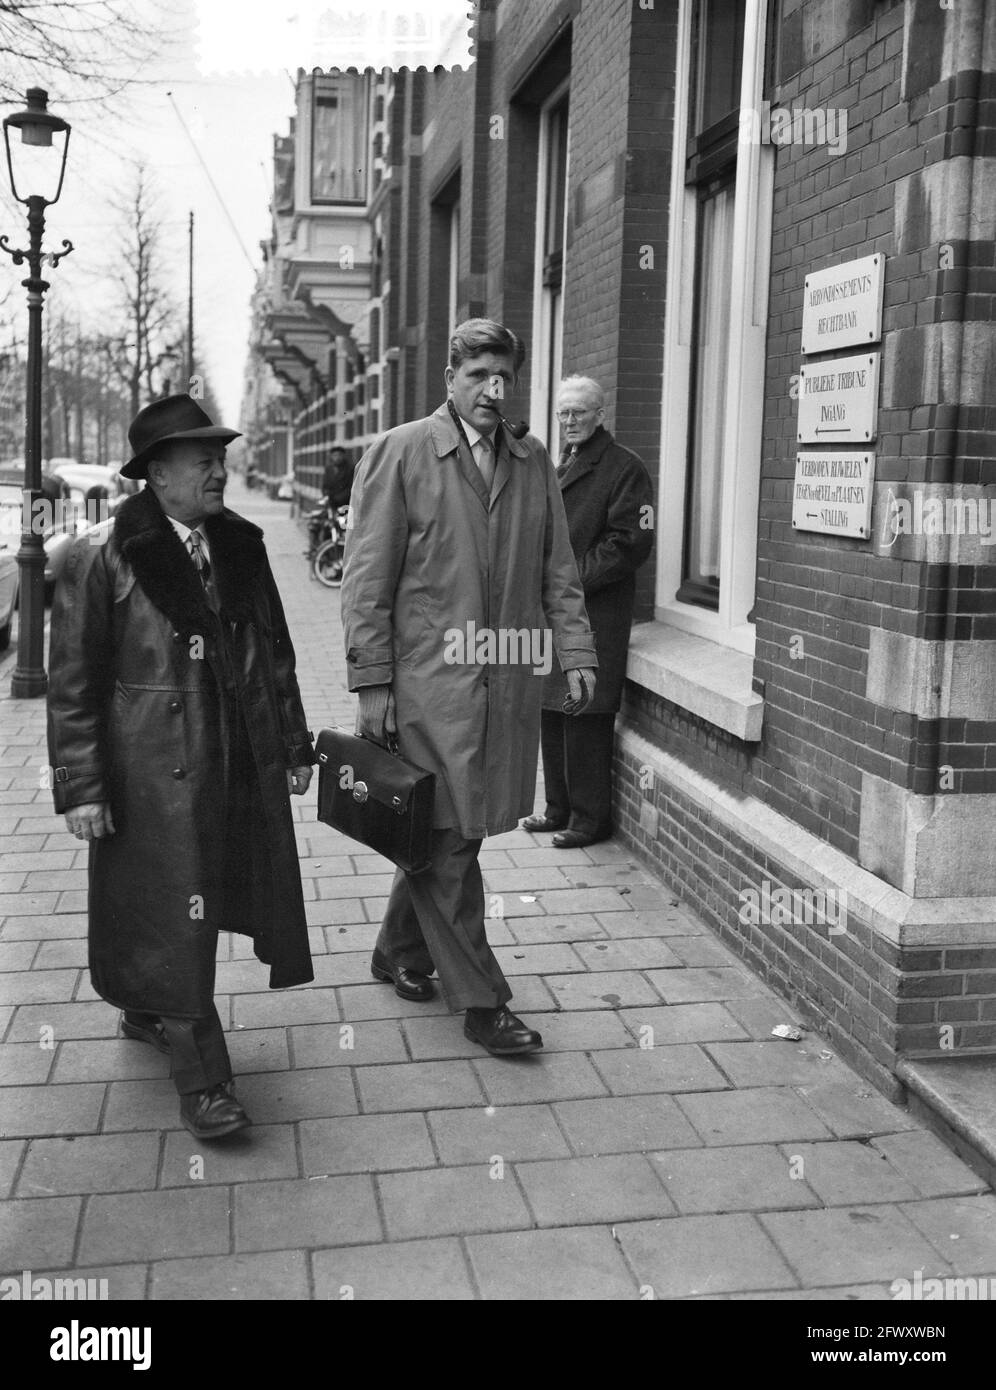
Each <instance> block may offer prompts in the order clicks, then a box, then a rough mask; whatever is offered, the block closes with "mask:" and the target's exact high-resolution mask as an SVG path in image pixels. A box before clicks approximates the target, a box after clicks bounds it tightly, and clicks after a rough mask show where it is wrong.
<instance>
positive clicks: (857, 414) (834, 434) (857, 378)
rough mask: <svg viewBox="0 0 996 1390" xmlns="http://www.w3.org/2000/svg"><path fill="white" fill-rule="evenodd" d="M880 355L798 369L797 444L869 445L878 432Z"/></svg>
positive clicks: (833, 360) (832, 360)
mask: <svg viewBox="0 0 996 1390" xmlns="http://www.w3.org/2000/svg"><path fill="white" fill-rule="evenodd" d="M881 357H882V354H881V353H880V352H860V353H857V354H856V355H855V356H853V357H833V358H830V359H829V360H828V361H825V362H807V364H806V365H805V366H804V367H800V368H799V443H800V444H869V443H870V442H871V441H872V440H873V439H874V438H875V433H876V431H877V429H878V368H879V362H880V360H881Z"/></svg>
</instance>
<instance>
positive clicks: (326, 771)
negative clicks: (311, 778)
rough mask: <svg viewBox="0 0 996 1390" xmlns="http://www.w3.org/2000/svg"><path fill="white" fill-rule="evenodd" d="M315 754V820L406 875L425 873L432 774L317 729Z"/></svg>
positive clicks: (352, 738)
mask: <svg viewBox="0 0 996 1390" xmlns="http://www.w3.org/2000/svg"><path fill="white" fill-rule="evenodd" d="M315 751H316V752H317V754H318V819H319V820H320V821H322V822H323V823H324V824H325V825H331V826H333V827H334V828H335V829H336V830H341V831H342V833H343V834H344V835H349V836H351V838H352V839H354V840H359V841H360V842H361V844H364V845H369V846H370V848H371V849H375V850H376V851H377V853H378V854H383V855H384V856H385V858H387V859H391V860H393V861H394V863H395V864H397V866H398V868H399V869H404V870H405V871H406V872H407V873H411V874H416V873H418V871H419V870H420V869H424V868H426V867H427V865H428V863H429V853H430V851H429V845H430V836H431V834H432V806H433V800H434V798H435V792H436V777H435V774H434V773H432V772H426V771H425V769H424V768H421V767H415V766H414V765H413V764H412V763H409V762H406V761H405V760H404V758H402V757H401V756H400V755H399V754H398V753H392V752H390V751H389V750H388V749H386V748H382V747H381V745H380V744H379V743H373V742H372V741H371V740H370V739H366V738H358V737H357V736H356V735H355V734H347V733H346V732H345V731H344V730H342V729H323V730H322V731H321V733H320V734H319V735H318V742H317V744H316V745H315Z"/></svg>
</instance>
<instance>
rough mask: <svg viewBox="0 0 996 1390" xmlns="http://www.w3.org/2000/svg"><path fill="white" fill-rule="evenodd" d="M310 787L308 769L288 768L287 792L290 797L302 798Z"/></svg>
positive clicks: (309, 771) (309, 770)
mask: <svg viewBox="0 0 996 1390" xmlns="http://www.w3.org/2000/svg"><path fill="white" fill-rule="evenodd" d="M310 786H311V768H310V767H289V768H288V769H287V790H288V792H289V793H290V794H291V796H304V794H305V792H306V791H307V790H308V788H309V787H310Z"/></svg>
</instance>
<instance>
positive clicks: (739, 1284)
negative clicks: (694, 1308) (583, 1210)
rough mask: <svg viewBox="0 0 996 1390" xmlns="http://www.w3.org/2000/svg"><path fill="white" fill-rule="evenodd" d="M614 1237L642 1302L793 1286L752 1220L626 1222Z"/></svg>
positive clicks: (787, 1271) (710, 1218)
mask: <svg viewBox="0 0 996 1390" xmlns="http://www.w3.org/2000/svg"><path fill="white" fill-rule="evenodd" d="M616 1235H617V1237H618V1239H619V1244H620V1246H621V1247H622V1251H623V1254H624V1255H625V1256H626V1258H627V1260H628V1261H629V1264H630V1267H631V1269H632V1270H633V1273H634V1275H635V1276H636V1279H637V1281H638V1283H639V1285H640V1288H641V1296H642V1297H651V1296H652V1297H654V1298H689V1297H692V1296H693V1295H696V1294H708V1293H713V1294H715V1293H737V1292H742V1291H746V1290H748V1289H769V1288H775V1289H777V1288H783V1289H784V1288H797V1287H798V1280H797V1279H796V1277H795V1275H794V1274H793V1272H792V1270H791V1269H790V1267H789V1265H788V1264H787V1263H786V1261H785V1259H784V1258H783V1257H782V1255H781V1254H780V1253H779V1250H778V1248H777V1247H776V1245H775V1244H774V1242H773V1241H772V1240H771V1238H770V1237H769V1236H768V1234H767V1233H766V1232H765V1230H764V1229H763V1228H762V1227H761V1226H760V1225H759V1224H758V1218H757V1217H755V1216H752V1215H746V1214H735V1215H727V1216H675V1217H671V1218H670V1219H668V1220H664V1221H636V1222H628V1223H626V1224H625V1225H620V1226H617V1227H616Z"/></svg>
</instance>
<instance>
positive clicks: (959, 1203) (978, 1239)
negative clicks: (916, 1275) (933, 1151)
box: [893, 1192, 996, 1278]
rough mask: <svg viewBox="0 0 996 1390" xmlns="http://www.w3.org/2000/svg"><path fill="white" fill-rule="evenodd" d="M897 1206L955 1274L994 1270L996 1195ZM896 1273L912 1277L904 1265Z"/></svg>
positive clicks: (988, 1273)
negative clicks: (903, 1267)
mask: <svg viewBox="0 0 996 1390" xmlns="http://www.w3.org/2000/svg"><path fill="white" fill-rule="evenodd" d="M900 1210H901V1211H902V1213H903V1215H904V1216H907V1217H908V1218H909V1219H910V1221H911V1222H912V1223H913V1225H914V1226H915V1227H916V1228H917V1230H918V1231H922V1232H923V1234H924V1235H925V1236H926V1237H927V1239H928V1240H929V1241H930V1243H931V1244H932V1245H933V1247H934V1249H935V1250H936V1251H937V1252H938V1254H939V1255H940V1256H941V1257H942V1259H944V1260H946V1261H947V1263H948V1264H950V1265H951V1267H952V1269H954V1271H955V1272H956V1273H957V1274H986V1275H990V1274H996V1196H993V1194H992V1193H991V1192H988V1193H985V1194H981V1195H979V1196H977V1197H938V1198H935V1199H934V1200H933V1201H927V1202H910V1203H904V1204H903V1205H902V1206H901V1207H900ZM896 1275H904V1276H905V1277H906V1278H912V1274H907V1271H906V1270H905V1269H902V1270H898V1271H896ZM896 1275H894V1276H893V1277H896Z"/></svg>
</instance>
